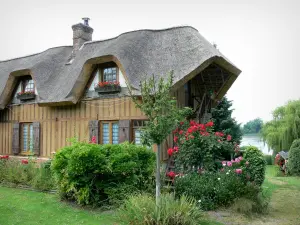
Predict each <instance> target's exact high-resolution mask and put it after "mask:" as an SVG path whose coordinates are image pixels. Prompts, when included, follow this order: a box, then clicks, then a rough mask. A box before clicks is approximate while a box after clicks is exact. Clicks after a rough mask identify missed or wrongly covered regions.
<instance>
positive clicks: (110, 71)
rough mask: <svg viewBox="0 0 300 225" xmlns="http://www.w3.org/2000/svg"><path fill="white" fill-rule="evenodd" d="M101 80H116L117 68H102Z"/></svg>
mask: <svg viewBox="0 0 300 225" xmlns="http://www.w3.org/2000/svg"><path fill="white" fill-rule="evenodd" d="M103 81H105V82H115V81H117V68H116V67H113V68H106V69H104V70H103Z"/></svg>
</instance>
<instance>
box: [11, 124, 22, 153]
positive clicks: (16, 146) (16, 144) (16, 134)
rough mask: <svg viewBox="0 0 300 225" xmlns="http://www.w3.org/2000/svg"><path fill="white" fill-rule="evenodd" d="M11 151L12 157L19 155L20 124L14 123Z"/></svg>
mask: <svg viewBox="0 0 300 225" xmlns="http://www.w3.org/2000/svg"><path fill="white" fill-rule="evenodd" d="M12 151H13V154H14V155H18V154H19V153H20V123H14V125H13V134H12Z"/></svg>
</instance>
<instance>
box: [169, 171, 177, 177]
mask: <svg viewBox="0 0 300 225" xmlns="http://www.w3.org/2000/svg"><path fill="white" fill-rule="evenodd" d="M167 176H168V177H170V178H172V179H174V178H175V176H176V173H175V172H174V171H170V172H168V173H167Z"/></svg>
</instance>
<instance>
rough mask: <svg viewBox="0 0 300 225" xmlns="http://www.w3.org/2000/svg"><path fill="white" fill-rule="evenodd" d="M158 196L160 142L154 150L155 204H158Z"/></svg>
mask: <svg viewBox="0 0 300 225" xmlns="http://www.w3.org/2000/svg"><path fill="white" fill-rule="evenodd" d="M159 197H160V144H158V145H157V151H156V205H157V206H158V205H159Z"/></svg>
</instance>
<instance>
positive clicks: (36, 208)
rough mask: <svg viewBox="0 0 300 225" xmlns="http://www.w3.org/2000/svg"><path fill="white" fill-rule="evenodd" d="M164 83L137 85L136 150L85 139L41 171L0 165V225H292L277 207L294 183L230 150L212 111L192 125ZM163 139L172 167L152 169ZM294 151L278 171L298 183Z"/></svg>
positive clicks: (10, 161) (296, 192)
mask: <svg viewBox="0 0 300 225" xmlns="http://www.w3.org/2000/svg"><path fill="white" fill-rule="evenodd" d="M172 83H173V81H172V76H170V78H169V79H168V80H167V81H164V80H163V79H161V80H160V81H159V83H158V85H156V84H155V82H154V80H149V81H148V82H147V81H145V83H144V84H143V85H142V89H141V90H142V98H143V101H142V102H143V103H140V102H138V101H136V99H135V98H134V97H133V100H134V101H135V103H136V105H137V107H139V108H140V109H141V110H142V111H143V112H144V113H145V115H146V116H147V117H148V118H149V121H148V122H147V124H146V126H145V128H144V129H143V132H142V140H143V145H134V144H131V143H128V142H125V143H121V144H115V145H112V144H106V145H99V144H96V143H95V137H93V138H92V139H91V140H90V141H89V142H79V141H78V140H77V139H76V138H71V139H70V140H69V141H70V142H71V145H70V146H66V147H64V148H62V149H59V150H58V151H57V153H56V154H55V155H54V157H53V158H52V159H51V160H49V161H47V162H38V161H37V159H35V158H33V157H32V158H29V159H23V160H19V159H17V158H14V157H9V156H1V157H0V185H1V186H0V208H1V214H2V216H1V217H0V224H145V225H193V224H194V225H198V224H212V225H213V224H247V223H248V224H260V222H261V221H264V222H266V221H267V222H270V224H278V223H280V224H295V223H294V222H295V221H299V220H298V219H299V216H298V213H296V212H297V210H298V209H299V210H300V206H299V204H298V203H295V204H294V206H293V209H295V210H296V211H294V210H291V211H287V210H286V209H287V208H289V207H285V206H286V204H287V202H286V201H287V200H288V202H290V201H291V202H293V196H294V197H298V196H299V197H300V189H299V188H300V179H299V178H298V177H293V176H289V177H288V176H286V174H284V173H280V172H278V171H279V166H277V165H271V164H273V162H274V160H275V158H274V157H273V156H272V157H271V156H270V157H269V156H268V157H266V156H264V154H263V153H262V152H261V151H260V150H259V149H258V148H256V147H254V146H246V147H243V148H240V147H239V141H238V140H239V137H240V135H239V134H240V133H239V132H235V133H233V132H231V130H230V129H225V128H224V127H222V126H221V125H220V123H219V121H220V119H216V114H218V107H217V108H216V110H215V111H214V113H213V115H215V119H212V120H209V121H206V122H205V123H200V122H197V120H195V119H192V118H191V115H192V114H193V112H192V111H191V109H189V108H183V109H179V108H177V106H176V101H175V100H174V99H173V98H172V97H171V96H170V95H169V93H170V89H171V87H172ZM224 105H227V106H226V107H229V105H230V104H229V103H228V101H227V100H225V101H224V102H223V103H221V104H220V105H219V107H224ZM221 111H222V115H223V116H224V115H225V114H224V110H221ZM230 118H231V113H230V112H229V113H228V114H227V116H226V118H223V119H222V120H221V121H225V120H227V121H231V123H232V124H236V123H235V121H234V120H232V119H230ZM227 124H228V123H227ZM171 133H172V135H173V139H174V146H173V147H172V148H169V149H168V154H169V157H170V159H172V160H173V162H174V166H173V167H166V166H165V165H161V164H160V163H161V160H160V158H159V156H160V144H161V143H162V141H163V140H164V139H165V138H166V137H167V136H168V135H169V134H171ZM152 144H157V145H158V148H157V149H158V150H157V152H156V154H155V152H153V151H152V150H151V148H150V147H149V146H151V145H152ZM299 152H300V142H299V141H298V140H296V141H294V142H293V143H292V145H291V150H290V156H289V162H288V165H289V166H288V168H290V169H288V171H290V174H291V175H299V171H300V170H299V168H300V163H299V158H300V157H299ZM276 157H277V158H276V160H275V162H277V161H278V156H276ZM267 164H268V165H267ZM15 188H17V189H15ZM24 189H26V190H24ZM289 204H290V203H289ZM281 213H282V214H281ZM285 213H286V214H287V215H288V217H286V216H284V214H285ZM282 216H284V219H283V218H282ZM228 220H230V221H228ZM241 221H242V222H241Z"/></svg>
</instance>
